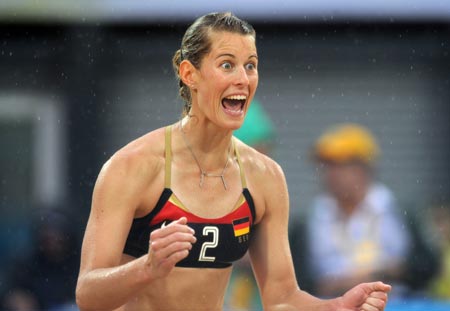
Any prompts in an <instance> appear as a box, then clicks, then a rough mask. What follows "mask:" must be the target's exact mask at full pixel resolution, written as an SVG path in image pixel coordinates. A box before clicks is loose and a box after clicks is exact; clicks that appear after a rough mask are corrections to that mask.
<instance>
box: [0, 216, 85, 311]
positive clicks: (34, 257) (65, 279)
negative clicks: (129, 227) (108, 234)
mask: <svg viewBox="0 0 450 311" xmlns="http://www.w3.org/2000/svg"><path fill="white" fill-rule="evenodd" d="M29 226H30V228H29V238H28V243H27V248H28V250H27V251H26V252H21V253H20V254H17V255H16V254H15V255H13V256H12V257H10V258H9V260H8V261H9V262H8V263H6V265H5V266H4V267H3V268H4V272H3V275H4V280H3V282H2V287H1V289H2V291H1V304H0V309H1V310H11V311H13V310H16V311H31V310H50V311H70V310H77V307H76V305H75V285H76V280H77V275H78V269H79V258H78V257H79V249H80V245H79V242H78V239H77V234H76V232H75V231H74V230H75V227H74V225H73V219H71V218H70V214H69V213H68V212H66V211H64V210H62V209H50V208H46V209H42V210H37V211H36V214H35V215H33V217H32V220H31V224H30V225H29ZM9 238H10V239H14V235H10V237H9Z"/></svg>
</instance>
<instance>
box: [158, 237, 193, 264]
mask: <svg viewBox="0 0 450 311" xmlns="http://www.w3.org/2000/svg"><path fill="white" fill-rule="evenodd" d="M191 249H192V244H191V243H189V242H175V243H172V244H170V245H168V246H167V247H164V248H161V249H155V248H152V253H151V254H152V255H153V257H155V258H156V260H157V261H162V260H165V259H166V258H169V257H170V256H172V254H174V253H177V252H180V251H184V250H187V251H190V250H191Z"/></svg>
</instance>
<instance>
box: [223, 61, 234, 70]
mask: <svg viewBox="0 0 450 311" xmlns="http://www.w3.org/2000/svg"><path fill="white" fill-rule="evenodd" d="M220 67H222V68H223V69H225V70H230V69H231V68H233V66H232V65H231V63H230V62H224V63H222V64H221V65H220Z"/></svg>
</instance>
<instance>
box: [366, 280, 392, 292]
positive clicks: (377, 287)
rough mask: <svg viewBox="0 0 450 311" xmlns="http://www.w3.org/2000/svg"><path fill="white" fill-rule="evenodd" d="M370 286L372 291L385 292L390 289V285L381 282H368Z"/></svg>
mask: <svg viewBox="0 0 450 311" xmlns="http://www.w3.org/2000/svg"><path fill="white" fill-rule="evenodd" d="M370 287H371V289H372V291H382V292H386V293H388V292H390V291H391V289H392V287H391V285H388V284H384V283H383V282H374V283H370Z"/></svg>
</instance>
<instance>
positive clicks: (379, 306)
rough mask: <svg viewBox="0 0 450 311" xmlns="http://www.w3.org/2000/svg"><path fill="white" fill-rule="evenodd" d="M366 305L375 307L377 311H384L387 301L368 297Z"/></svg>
mask: <svg viewBox="0 0 450 311" xmlns="http://www.w3.org/2000/svg"><path fill="white" fill-rule="evenodd" d="M365 304H367V305H370V306H372V307H374V308H375V309H376V310H383V308H384V307H385V306H386V301H385V300H382V299H379V298H374V297H368V298H367V299H366V301H365Z"/></svg>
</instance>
